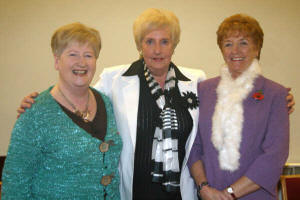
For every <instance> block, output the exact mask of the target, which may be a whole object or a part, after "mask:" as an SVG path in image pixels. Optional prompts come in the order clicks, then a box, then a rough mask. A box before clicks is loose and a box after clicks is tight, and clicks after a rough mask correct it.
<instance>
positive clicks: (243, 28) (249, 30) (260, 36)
mask: <svg viewBox="0 0 300 200" xmlns="http://www.w3.org/2000/svg"><path fill="white" fill-rule="evenodd" d="M234 33H239V34H242V35H243V36H246V37H250V38H252V40H253V42H254V44H255V45H256V48H257V50H258V51H259V54H260V50H261V48H262V46H263V41H264V32H263V30H262V28H261V27H260V25H259V23H258V21H257V20H256V19H254V18H253V17H250V16H248V15H245V14H235V15H232V16H230V17H228V18H226V19H225V20H224V21H223V22H222V23H221V24H220V26H219V28H218V30H217V42H218V45H219V48H220V49H221V50H222V42H223V40H224V39H225V38H226V37H228V36H230V35H231V34H234Z"/></svg>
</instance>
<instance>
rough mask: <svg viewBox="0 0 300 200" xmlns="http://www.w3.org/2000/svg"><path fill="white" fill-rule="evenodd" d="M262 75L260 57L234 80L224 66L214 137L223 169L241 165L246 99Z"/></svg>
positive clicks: (214, 118) (213, 121)
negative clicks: (255, 81)
mask: <svg viewBox="0 0 300 200" xmlns="http://www.w3.org/2000/svg"><path fill="white" fill-rule="evenodd" d="M259 74H261V69H260V66H259V63H258V60H257V59H254V60H253V62H252V64H251V65H250V67H249V68H248V69H247V70H246V71H244V72H243V73H242V74H241V75H240V76H239V77H237V78H236V79H232V77H231V74H230V72H229V70H228V67H227V65H224V66H223V67H222V68H221V80H220V83H219V85H218V87H217V103H216V107H215V112H214V115H213V118H212V137H211V140H212V143H213V144H214V146H215V148H216V149H217V150H218V151H219V165H220V168H221V169H222V170H228V171H231V172H233V171H235V170H237V169H238V168H239V165H240V163H239V159H240V152H239V149H240V144H241V140H242V130H243V121H244V116H243V112H244V109H243V100H244V99H245V98H246V97H247V96H248V94H249V93H250V92H251V90H252V89H253V83H254V80H255V78H256V77H257V76H258V75H259Z"/></svg>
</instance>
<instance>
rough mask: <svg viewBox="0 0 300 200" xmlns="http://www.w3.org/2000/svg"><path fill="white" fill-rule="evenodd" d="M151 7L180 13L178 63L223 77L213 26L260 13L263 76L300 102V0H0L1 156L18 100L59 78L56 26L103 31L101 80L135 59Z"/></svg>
mask: <svg viewBox="0 0 300 200" xmlns="http://www.w3.org/2000/svg"><path fill="white" fill-rule="evenodd" d="M149 7H157V8H166V9H169V10H172V11H173V12H174V13H175V14H176V15H177V16H178V17H179V19H180V23H181V28H182V36H181V42H180V43H179V45H178V47H177V48H176V50H175V55H174V57H173V61H174V62H175V63H176V64H177V65H181V66H187V67H192V68H201V69H203V70H205V72H206V73H207V75H208V77H213V76H216V75H218V70H219V66H220V65H221V64H222V63H223V59H222V57H221V54H220V52H219V49H218V47H217V45H216V34H215V32H216V30H217V27H218V25H219V24H220V23H221V21H222V20H223V19H224V17H227V16H230V15H232V14H235V13H241V12H242V13H246V14H249V15H251V16H253V17H255V18H256V19H258V21H259V22H260V24H261V26H262V27H263V29H264V32H265V41H264V46H263V49H262V56H261V63H262V65H263V71H264V75H265V76H267V77H269V78H272V79H273V80H275V81H277V82H279V83H281V84H284V85H285V86H289V87H292V88H293V93H294V96H295V98H296V100H298V102H299V101H300V98H299V96H300V84H299V83H300V78H299V75H300V70H299V69H300V63H299V59H298V56H299V52H300V39H299V37H300V12H299V10H300V1H299V0H284V1H283V0H282V1H281V0H263V1H262V0H225V1H224V0H184V1H183V0H138V1H137V0H134V1H130V0H126V1H117V0H84V1H82V0H51V1H46V0H26V1H24V0H0V66H1V73H0V86H1V88H0V94H1V97H0V112H1V113H0V155H5V154H6V152H7V147H8V143H9V138H10V133H11V130H12V127H13V125H14V123H15V120H16V115H17V114H16V109H17V107H18V106H19V103H20V101H21V99H22V98H23V97H24V96H25V95H27V94H29V93H30V92H32V91H42V90H44V89H46V88H47V87H48V86H49V85H52V84H54V83H55V82H56V80H57V73H56V71H55V70H54V68H53V59H52V55H51V49H50V37H51V35H52V33H53V31H54V30H55V29H56V28H58V27H59V26H61V25H64V24H67V23H71V22H74V21H80V22H82V23H85V24H87V25H89V26H92V27H95V28H97V29H98V30H100V33H101V36H102V40H103V49H102V51H101V53H100V58H99V60H98V70H97V74H96V77H95V80H96V79H97V77H98V75H99V73H100V72H101V71H102V69H103V67H108V66H112V65H118V64H125V63H131V62H132V61H134V60H135V59H137V58H138V53H137V51H136V49H135V44H134V40H133V36H132V23H133V21H134V19H135V18H136V17H137V16H138V15H139V14H140V13H141V12H142V11H143V10H145V9H146V8H149ZM95 80H94V83H95ZM299 110H300V108H299V103H298V105H297V107H296V111H295V112H294V113H293V114H292V116H291V117H290V119H291V142H290V143H291V145H290V156H289V161H290V162H300V143H299V142H298V141H300V133H299V132H298V130H299V129H300V123H299V122H300V121H299V120H300V111H299ZM297 122H298V123H297Z"/></svg>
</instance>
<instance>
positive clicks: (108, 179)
mask: <svg viewBox="0 0 300 200" xmlns="http://www.w3.org/2000/svg"><path fill="white" fill-rule="evenodd" d="M113 177H114V173H112V174H111V175H106V176H102V179H101V184H102V185H104V186H107V185H109V184H110V183H111V181H112V179H113Z"/></svg>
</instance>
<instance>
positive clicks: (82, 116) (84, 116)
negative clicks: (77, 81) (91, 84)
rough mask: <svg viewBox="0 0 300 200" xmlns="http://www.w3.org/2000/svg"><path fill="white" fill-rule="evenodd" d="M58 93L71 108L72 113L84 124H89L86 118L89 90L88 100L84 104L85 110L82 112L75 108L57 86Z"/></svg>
mask: <svg viewBox="0 0 300 200" xmlns="http://www.w3.org/2000/svg"><path fill="white" fill-rule="evenodd" d="M57 88H58V91H59V93H60V94H61V96H62V97H63V98H64V99H65V100H66V101H67V102H68V104H69V105H70V106H71V107H72V108H73V113H74V114H75V115H77V116H79V117H81V118H82V119H83V121H84V122H89V120H88V118H89V115H90V113H89V111H88V107H89V100H90V90H88V100H87V102H86V105H85V109H84V111H80V110H79V109H77V108H76V106H75V105H74V104H73V103H72V102H71V101H70V100H69V99H68V98H67V97H66V96H65V95H64V93H63V92H62V91H61V89H60V87H59V86H58V87H57Z"/></svg>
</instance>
